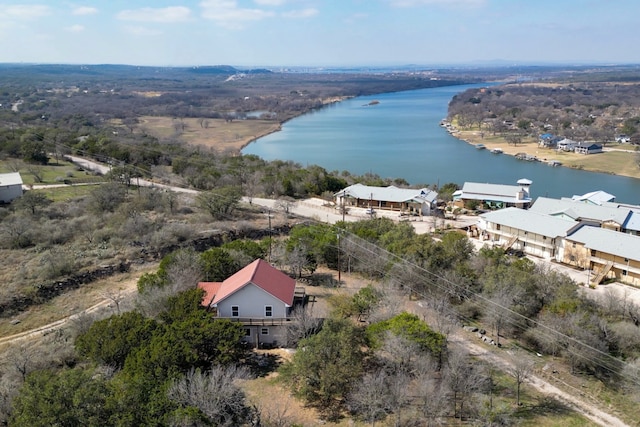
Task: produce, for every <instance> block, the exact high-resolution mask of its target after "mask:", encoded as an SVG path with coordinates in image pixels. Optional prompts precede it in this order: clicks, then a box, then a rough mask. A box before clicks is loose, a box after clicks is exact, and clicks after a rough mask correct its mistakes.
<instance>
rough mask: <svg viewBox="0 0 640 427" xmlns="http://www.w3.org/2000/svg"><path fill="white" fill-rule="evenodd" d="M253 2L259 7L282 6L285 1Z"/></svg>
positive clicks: (267, 0)
mask: <svg viewBox="0 0 640 427" xmlns="http://www.w3.org/2000/svg"><path fill="white" fill-rule="evenodd" d="M253 2H254V3H255V4H258V5H260V6H282V5H283V4H285V3H286V0H253Z"/></svg>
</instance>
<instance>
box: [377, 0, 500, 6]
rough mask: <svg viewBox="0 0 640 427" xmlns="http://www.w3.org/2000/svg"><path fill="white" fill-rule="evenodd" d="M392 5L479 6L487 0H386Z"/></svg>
mask: <svg viewBox="0 0 640 427" xmlns="http://www.w3.org/2000/svg"><path fill="white" fill-rule="evenodd" d="M388 2H389V4H391V6H394V7H415V6H428V5H439V6H454V7H480V6H484V5H485V4H486V2H487V0H388Z"/></svg>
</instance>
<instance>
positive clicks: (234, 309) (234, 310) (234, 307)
mask: <svg viewBox="0 0 640 427" xmlns="http://www.w3.org/2000/svg"><path fill="white" fill-rule="evenodd" d="M239 315H240V307H238V306H237V305H232V306H231V317H238V316H239Z"/></svg>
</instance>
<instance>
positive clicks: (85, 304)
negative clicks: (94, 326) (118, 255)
mask: <svg viewBox="0 0 640 427" xmlns="http://www.w3.org/2000/svg"><path fill="white" fill-rule="evenodd" d="M155 270H157V265H156V264H154V265H146V266H143V267H140V268H135V269H133V270H132V271H129V272H127V273H123V274H117V275H114V276H111V277H109V278H106V279H103V280H97V281H95V282H93V283H89V284H86V285H84V286H82V287H80V288H78V289H74V290H72V291H69V292H65V293H63V294H62V295H60V296H58V297H56V298H54V299H53V300H51V301H49V302H48V303H46V304H41V305H36V306H33V307H32V308H31V309H29V310H28V311H25V312H22V313H20V314H19V315H17V316H15V317H13V318H11V319H7V318H3V319H0V337H8V336H11V335H15V334H19V333H22V332H25V331H29V330H32V329H37V328H41V327H43V326H45V325H48V324H50V323H53V322H56V321H59V320H61V319H64V318H66V317H69V316H71V315H73V314H78V313H80V312H83V311H85V310H88V309H90V308H92V307H96V305H97V304H100V303H103V306H104V307H106V308H107V309H108V310H112V311H114V312H115V307H107V306H108V305H109V303H110V301H109V297H111V296H117V295H121V296H128V298H127V300H129V301H130V300H131V296H132V295H133V294H134V293H135V290H136V285H137V283H138V278H139V277H140V276H141V275H142V274H143V273H145V272H151V271H155ZM124 303H125V302H123V304H124ZM96 308H97V307H96ZM13 320H19V321H20V323H18V324H15V325H12V324H11V321H13Z"/></svg>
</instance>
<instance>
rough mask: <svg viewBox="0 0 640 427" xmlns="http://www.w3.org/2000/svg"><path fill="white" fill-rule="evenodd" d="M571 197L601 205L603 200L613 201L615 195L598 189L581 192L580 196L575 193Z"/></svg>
mask: <svg viewBox="0 0 640 427" xmlns="http://www.w3.org/2000/svg"><path fill="white" fill-rule="evenodd" d="M571 199H572V200H575V201H579V202H590V203H593V204H595V205H602V204H603V203H604V202H613V201H614V200H615V199H616V196H614V195H613V194H609V193H607V192H606V191H602V190H598V191H592V192H591V193H587V194H583V195H582V196H577V195H576V196H573V197H572V198H571Z"/></svg>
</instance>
